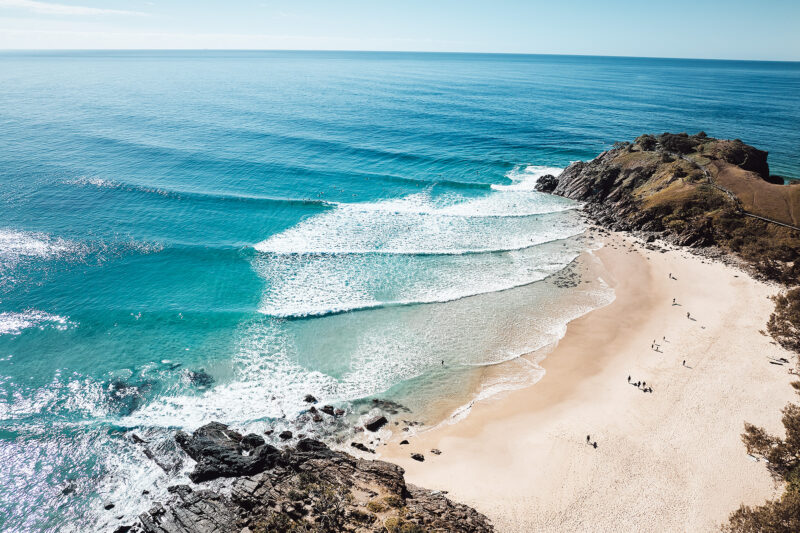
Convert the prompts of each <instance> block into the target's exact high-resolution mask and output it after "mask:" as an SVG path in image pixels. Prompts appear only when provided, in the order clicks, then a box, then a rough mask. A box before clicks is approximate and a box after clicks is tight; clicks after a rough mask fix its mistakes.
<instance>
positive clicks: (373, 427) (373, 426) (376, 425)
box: [364, 415, 389, 431]
mask: <svg viewBox="0 0 800 533" xmlns="http://www.w3.org/2000/svg"><path fill="white" fill-rule="evenodd" d="M388 423H389V421H388V420H386V417H385V416H383V415H375V416H373V417H372V418H370V419H369V420H367V421H366V422H365V423H364V427H365V428H366V429H368V430H370V431H378V430H379V429H381V428H382V427H383V426H385V425H386V424H388Z"/></svg>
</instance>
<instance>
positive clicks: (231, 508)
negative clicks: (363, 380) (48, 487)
mask: <svg viewBox="0 0 800 533" xmlns="http://www.w3.org/2000/svg"><path fill="white" fill-rule="evenodd" d="M175 440H176V441H177V443H178V445H179V446H180V448H182V450H183V451H184V452H185V453H186V454H187V455H188V456H189V457H191V458H192V459H193V460H194V461H195V462H196V464H195V467H194V471H193V472H192V473H191V474H190V475H189V477H190V479H191V480H192V482H193V483H194V484H193V485H175V486H172V487H170V488H169V493H170V496H169V498H168V499H167V500H166V501H162V502H159V503H156V504H155V505H154V506H153V507H152V508H151V509H150V510H149V511H148V512H146V513H143V514H142V515H141V516H140V517H139V520H138V522H137V523H136V524H135V525H132V526H123V527H120V528H118V530H117V531H118V532H119V533H123V532H134V533H190V532H191V533H212V532H214V533H225V532H231V533H267V532H285V531H292V532H311V531H314V532H317V531H319V532H340V531H351V532H403V533H414V532H422V531H464V532H488V531H493V528H492V525H491V523H490V522H489V520H488V519H487V518H486V517H485V516H483V515H482V514H480V513H478V512H477V511H475V510H473V509H472V508H470V507H467V506H465V505H461V504H457V503H454V502H451V501H450V500H448V499H447V498H446V497H445V496H444V494H443V493H442V492H436V491H429V490H425V489H421V488H419V487H415V486H414V485H411V484H407V483H406V482H405V480H404V477H403V474H404V472H403V469H402V468H400V467H399V466H397V465H394V464H391V463H387V462H384V461H371V460H365V459H358V458H355V457H353V456H351V455H349V454H346V453H343V452H340V451H334V450H332V449H330V448H329V447H328V446H327V445H325V444H324V443H322V442H320V441H316V440H312V439H301V440H299V441H298V442H297V444H296V445H295V446H287V447H285V448H277V447H275V446H272V445H271V444H269V443H267V442H266V441H265V439H264V438H263V437H262V436H260V435H257V434H254V433H251V434H248V435H242V434H240V433H238V432H236V431H233V430H232V429H230V428H229V427H228V426H226V425H224V424H220V423H217V422H212V423H210V424H207V425H205V426H203V427H201V428H199V429H198V430H197V431H195V432H194V434H192V435H189V434H187V433H184V432H180V431H179V432H178V433H177V434H176V437H175ZM220 478H233V480H232V482H231V483H223V484H219V483H217V484H214V483H210V482H212V481H214V480H219V479H220Z"/></svg>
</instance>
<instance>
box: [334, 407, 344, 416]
mask: <svg viewBox="0 0 800 533" xmlns="http://www.w3.org/2000/svg"><path fill="white" fill-rule="evenodd" d="M342 415H344V409H334V411H333V416H337V417H338V416H342Z"/></svg>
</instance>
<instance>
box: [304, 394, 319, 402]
mask: <svg viewBox="0 0 800 533" xmlns="http://www.w3.org/2000/svg"><path fill="white" fill-rule="evenodd" d="M303 401H304V402H306V403H317V399H316V398H314V397H313V396H312V395H310V394H306V397H305V398H303Z"/></svg>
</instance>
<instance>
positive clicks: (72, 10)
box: [0, 0, 146, 15]
mask: <svg viewBox="0 0 800 533" xmlns="http://www.w3.org/2000/svg"><path fill="white" fill-rule="evenodd" d="M0 8H11V9H27V10H29V11H33V12H35V13H41V14H43V15H146V13H142V12H140V11H124V10H122V9H101V8H97V7H85V6H71V5H67V4H53V3H50V2H37V1H36V0H0Z"/></svg>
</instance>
